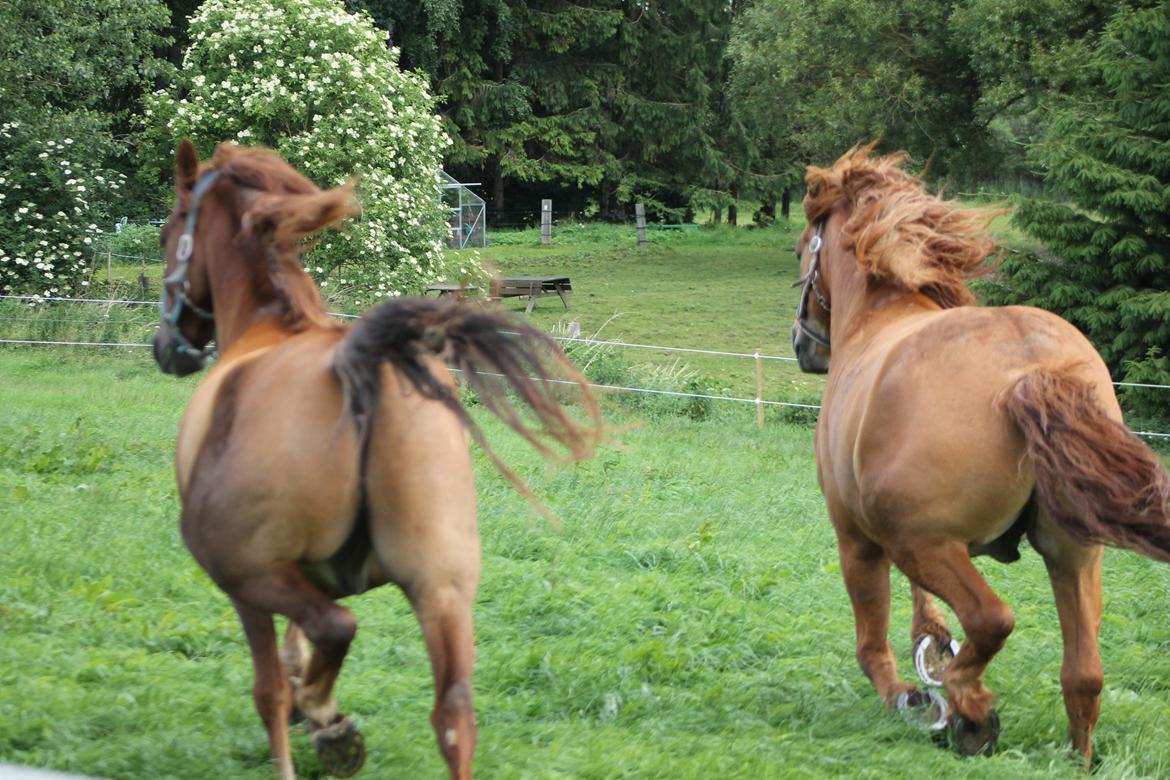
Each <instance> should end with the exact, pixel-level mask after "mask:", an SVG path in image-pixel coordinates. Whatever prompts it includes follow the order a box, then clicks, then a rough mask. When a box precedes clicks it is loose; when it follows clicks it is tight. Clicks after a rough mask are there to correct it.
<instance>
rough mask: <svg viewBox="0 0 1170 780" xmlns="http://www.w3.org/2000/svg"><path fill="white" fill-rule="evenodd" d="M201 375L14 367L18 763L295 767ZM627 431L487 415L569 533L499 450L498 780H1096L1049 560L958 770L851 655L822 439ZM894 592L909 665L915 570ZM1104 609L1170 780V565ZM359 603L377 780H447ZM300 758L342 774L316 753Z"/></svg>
mask: <svg viewBox="0 0 1170 780" xmlns="http://www.w3.org/2000/svg"><path fill="white" fill-rule="evenodd" d="M761 262H762V261H761ZM548 267H550V268H551V267H552V265H551V264H550V266H548ZM535 268H536V266H533V270H535ZM517 270H521V269H519V268H518V269H517ZM523 270H529V269H523ZM583 278H584V277H583ZM574 281H575V284H576V271H575V270H574ZM586 289H587V287H586ZM583 292H584V290H583ZM584 298H585V296H581V299H584ZM579 300H580V299H579ZM553 304H555V305H556V306H557V307H559V305H560V304H559V302H556V301H551V300H545V301H542V302H541V303H540V304H539V308H540V309H541V310H543V309H554V306H553ZM579 306H580V313H581V316H585V312H586V306H587V303H585V302H582V303H580V304H579ZM575 310H576V307H575ZM547 314H548V316H553V312H548V313H547ZM542 316H544V315H543V314H542ZM786 316H787V315H786V313H785V318H786ZM193 386H194V381H193V380H174V379H171V378H168V377H163V376H161V375H158V374H157V373H156V371H155V370H154V368H153V366H152V365H151V364H150V360H149V357H148V356H147V355H146V354H145V351H133V352H131V351H126V352H116V353H115V352H96V351H94V352H84V351H83V352H76V351H65V350H58V351H38V350H33V349H13V348H3V349H0V763H2V762H12V763H20V764H32V765H38V766H47V767H53V768H58V769H64V770H71V771H76V772H85V773H90V774H94V775H99V776H102V777H108V778H143V779H146V778H149V779H150V780H158V779H161V778H184V779H186V778H256V779H257V780H259V779H260V778H267V777H269V771H268V766H267V746H266V741H265V738H264V733H263V730H262V728H261V726H260V723H259V721H258V719H257V718H256V716H255V714H254V712H253V709H252V704H251V697H250V694H249V690H250V685H251V682H250V681H251V669H250V664H249V661H248V654H247V649H246V646H245V644H244V642H243V639H242V636H241V632H240V631H239V629H238V626H237V624H236V620H235V616H234V613H233V612H232V610H231V608H230V606H229V605H228V603H227V601H226V599H225V598H224V596H223V595H222V594H220V593H219V592H218V591H217V590H216V589H215V588H214V587H213V586H212V585H211V583H210V582H209V580H208V579H207V577H206V576H205V575H204V574H202V573H201V571H200V570H199V569H198V568H197V566H196V565H195V564H194V562H193V561H192V560H191V558H190V557H189V555H188V554H187V552H186V550H185V549H184V548H183V546H182V543H181V541H180V539H179V535H178V529H177V526H176V517H177V512H178V507H177V500H176V496H175V489H174V482H173V477H172V473H171V468H172V466H171V464H172V447H173V441H174V433H175V430H176V426H177V423H178V419H179V416H180V414H181V411H182V408H183V406H184V404H185V402H186V400H187V398H188V397H189V396H190V393H191V390H192V388H193ZM611 413H612V414H613V416H614V417H615V421H616V422H618V423H631V424H633V425H634V427H632V428H630V429H629V430H628V431H627V432H626V433H624V434H623V437H622V438H623V441H624V445H623V446H621V447H614V448H608V449H606V450H604V451H602V452H601V453H599V454H598V455H597V456H596V457H595V458H593V459H592V460H590V461H588V462H586V463H583V464H581V465H579V466H578V467H575V468H572V469H564V470H555V471H551V472H550V471H548V470H546V469H545V468H544V466H543V465H542V464H541V463H540V462H539V461H538V460H537V459H536V457H535V456H534V455H533V454H532V453H531V452H529V451H528V450H527V449H526V448H525V447H524V446H523V445H522V444H521V443H520V442H518V441H517V440H516V439H515V438H514V437H512V436H510V435H508V434H506V433H505V432H504V431H502V430H501V429H500V427H499V426H497V425H495V424H493V423H492V421H490V420H485V421H484V422H485V425H486V427H487V430H488V433H489V436H490V437H491V439H492V441H493V442H495V443H496V444H497V446H498V449H499V451H500V452H501V453H502V454H503V455H504V457H505V458H506V459H507V460H508V462H510V463H512V464H514V465H515V466H516V467H517V468H518V469H519V471H520V472H521V473H522V474H524V475H525V476H526V477H527V478H528V479H529V480H530V481H531V482H532V483H533V485H534V487H535V488H536V490H537V492H538V493H539V495H540V496H541V497H542V498H543V499H544V500H546V501H547V502H548V503H549V504H550V505H551V506H552V507H553V508H554V509H555V510H556V511H557V512H558V514H559V515H560V517H561V518H562V523H563V525H562V528H561V529H560V530H556V529H553V528H551V527H549V526H547V525H546V524H545V523H544V522H543V521H541V520H539V519H538V518H537V517H536V516H535V515H534V514H533V512H532V511H531V510H530V509H529V508H528V507H527V506H526V505H525V503H524V502H523V500H522V499H520V498H519V497H518V496H517V495H515V494H514V493H513V492H512V491H511V490H510V489H509V488H507V487H506V486H505V484H504V483H503V481H502V480H501V479H500V478H499V477H497V476H496V475H495V473H494V472H493V471H492V469H491V468H490V466H489V465H488V464H487V463H486V462H485V461H484V460H483V459H482V458H481V457H480V456H479V455H478V453H477V469H478V472H479V485H480V499H481V528H482V535H483V545H484V577H483V585H482V587H481V589H480V592H479V596H478V599H477V601H476V616H477V642H478V664H477V669H478V671H477V677H476V685H477V707H478V711H479V719H480V743H479V750H478V753H477V762H476V768H477V772H478V775H479V776H480V777H484V778H597V779H598V780H601V779H603V778H635V777H636V778H684V779H685V778H696V779H697V778H715V777H729V778H822V777H849V778H854V777H866V778H887V777H888V778H900V777H913V776H926V777H965V778H966V777H972V778H994V780H1002V779H1003V778H1005V777H1011V778H1076V777H1080V776H1082V775H1080V773H1079V772H1078V771H1077V770H1076V769H1075V768H1074V766H1073V764H1071V763H1070V762H1069V761H1068V760H1067V757H1066V754H1065V747H1064V733H1065V728H1066V725H1065V719H1064V713H1063V705H1062V704H1061V699H1060V692H1059V683H1058V677H1059V666H1060V652H1061V650H1060V633H1059V628H1058V626H1057V621H1056V616H1055V613H1054V610H1053V607H1052V597H1051V594H1050V591H1049V588H1048V584H1047V580H1046V577H1045V575H1044V572H1043V566H1042V564H1041V563H1040V560H1039V558H1038V556H1036V555H1035V554H1034V553H1031V552H1026V553H1025V556H1024V559H1023V560H1022V561H1021V562H1019V563H1017V564H1015V565H1013V566H1010V567H1005V566H1002V565H998V564H994V563H992V562H986V564H985V565H984V562H981V568H982V569H983V570H984V571H985V572H986V573H987V574H988V577H989V579H990V581H991V583H992V585H993V587H995V588H996V589H997V590H998V591H999V592H1000V593H1001V594H1002V595H1003V596H1004V597H1005V598H1006V599H1007V600H1008V602H1009V603H1011V604H1012V606H1013V608H1014V609H1015V611H1016V615H1017V628H1016V631H1015V634H1014V635H1013V636H1012V637H1011V639H1010V640H1009V642H1008V645H1007V647H1006V649H1005V650H1004V651H1003V653H1001V655H1000V656H999V658H998V659H997V660H996V662H995V663H994V664H993V665H992V667H991V669H990V672H989V674H988V682H989V684H990V685H991V686H992V688H993V689H994V690H996V691H997V692H998V693H999V694H1000V696H1001V701H1000V712H1001V714H1002V717H1003V723H1004V734H1003V737H1002V740H1001V743H1000V747H1001V750H1000V752H999V753H998V754H997V755H995V756H993V757H991V758H989V759H980V760H962V759H959V758H957V757H955V756H953V755H952V754H951V753H949V752H947V751H945V750H941V749H939V748H938V747H936V746H935V745H933V744H932V743H931V741H930V739H929V738H928V737H926V736H924V735H922V734H919V733H916V732H914V731H912V730H911V729H910V728H909V727H907V726H906V725H904V724H903V723H902V722H901V721H900V719H899V718H898V716H897V715H895V714H892V713H887V712H885V711H883V709H882V708H881V706H880V704H879V703H878V701H877V699H876V696H875V695H874V693H873V691H872V689H871V687H870V686H869V684H868V682H867V681H866V680H865V678H864V677H863V675H862V674H861V672H860V671H859V670H858V668H857V665H856V663H855V662H854V660H853V646H852V645H853V642H852V636H853V628H852V617H851V614H850V611H849V607H848V601H847V599H846V596H845V593H844V589H843V587H842V585H841V583H840V575H839V572H838V564H837V558H836V553H835V548H834V543H833V538H832V534H831V532H830V528H829V525H828V521H827V519H826V517H825V512H824V507H823V503H822V500H821V498H820V494H819V491H818V490H817V488H816V484H815V479H814V475H813V459H812V448H811V441H810V439H811V428H810V427H808V426H807V425H791V424H788V423H785V422H784V421H783V420H781V419H780V416H779V415H778V414H777V415H776V416H770V417H769V420H768V426H767V428H766V429H765V430H764V431H763V432H761V431H758V430H757V429H756V428H755V425H754V419H753V417H752V415H751V414H750V413H749V414H742V413H739V412H737V411H735V410H732V409H727V408H724V409H723V410H722V411H720V409H719V408H716V409H715V410H714V411H713V412H712V413H711V414H710V415H708V416H707V418H706V419H703V420H700V421H695V420H692V419H689V418H688V417H685V416H682V415H677V414H670V413H658V414H655V416H652V417H642V416H641V415H640V414H632V413H630V412H628V411H627V410H626V409H625V408H624V407H622V408H614V409H612V410H611ZM895 590H896V595H897V601H896V603H895V615H894V633H893V637H892V638H893V642H894V645H895V648H896V650H897V652H898V653H899V655H900V657H902V658H903V659H906V658H907V656H908V651H909V637H908V636H907V632H908V623H909V604H908V599H907V597H906V596H907V594H906V588H905V584H904V582H902V581H901V580H900V579H898V580H897V581H896V582H895ZM1105 590H1106V605H1105V621H1104V626H1103V628H1102V648H1103V655H1104V662H1105V668H1106V691H1105V695H1104V700H1103V707H1102V714H1101V722H1100V728H1099V731H1098V736H1097V742H1096V744H1097V750H1098V762H1097V766H1096V770H1095V774H1096V775H1097V776H1099V777H1103V778H1156V777H1166V776H1168V775H1170V755H1168V751H1167V748H1166V746H1167V745H1168V744H1170V652H1168V651H1170V619H1168V618H1170V611H1168V610H1170V607H1168V606H1167V604H1168V603H1170V569H1167V568H1166V567H1159V566H1155V565H1154V564H1152V563H1149V562H1147V561H1146V560H1144V559H1141V558H1138V557H1137V556H1135V555H1132V554H1128V553H1121V552H1114V551H1111V552H1109V553H1108V555H1107V559H1106V571H1105ZM350 606H352V607H353V609H354V610H355V612H356V614H357V616H358V620H359V622H360V626H361V628H360V630H359V633H358V638H357V641H356V642H355V643H354V646H353V653H352V655H351V658H350V660H349V661H348V662H347V664H346V668H345V671H344V673H343V675H342V678H341V682H340V686H339V696H340V701H341V703H342V706H343V707H344V708H345V709H346V710H347V711H349V712H350V713H351V714H352V715H353V716H354V717H355V718H356V719H357V721H358V722H359V723H360V724H361V726H362V728H363V730H364V732H365V734H366V738H367V745H368V749H369V760H368V763H367V767H366V769H365V770H363V774H362V775H361V776H363V777H369V778H391V777H403V778H439V777H443V776H444V769H443V765H442V762H441V760H440V757H439V754H438V751H437V750H436V748H435V745H434V739H433V736H432V734H431V730H430V727H429V724H428V714H429V708H430V705H431V697H432V693H431V689H430V679H429V671H428V669H427V664H426V655H425V652H424V650H423V646H422V642H421V639H420V635H419V631H418V628H417V626H416V625H415V623H414V619H413V616H412V615H411V613H410V611H409V609H408V607H407V605H406V603H405V601H404V599H402V598H401V596H399V594H397V593H396V592H394V591H393V590H390V589H386V590H382V591H375V592H372V593H369V594H366V595H364V596H362V597H360V598H358V599H353V600H351V601H350ZM903 672H904V673H907V674H911V673H912V671H911V669H910V665H909V663H908V662H905V663H903ZM294 751H295V756H296V760H297V761H298V765H299V767H300V772H301V776H303V777H317V776H318V774H319V771H318V768H317V763H316V760H315V757H314V756H313V753H312V750H311V748H310V746H309V744H308V739H307V737H306V736H305V735H303V734H298V735H296V736H295V737H294Z"/></svg>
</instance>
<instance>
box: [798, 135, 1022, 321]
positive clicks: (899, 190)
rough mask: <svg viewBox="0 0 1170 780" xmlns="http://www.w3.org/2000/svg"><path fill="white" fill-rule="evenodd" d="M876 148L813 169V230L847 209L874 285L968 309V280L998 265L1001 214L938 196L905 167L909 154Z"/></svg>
mask: <svg viewBox="0 0 1170 780" xmlns="http://www.w3.org/2000/svg"><path fill="white" fill-rule="evenodd" d="M875 145H876V144H869V145H866V146H855V147H854V148H852V149H850V150H849V151H848V152H846V153H845V154H844V155H842V156H841V158H840V159H839V160H837V162H835V163H833V165H832V166H831V167H829V168H818V167H816V166H809V168H808V175H807V177H806V181H807V183H808V195H806V196H805V199H804V213H805V216H806V217H807V219H808V222H809V224H810V225H812V224H815V223H817V222H820V221H821V220H823V219H826V218H827V217H828V216H829V213H830V212H831V211H833V210H834V209H837V208H840V209H842V210H843V211H844V213H845V214H846V215H847V216H848V218H847V220H846V222H845V226H844V228H843V229H842V238H843V239H844V242H845V248H846V249H847V250H849V251H851V252H853V253H854V255H856V257H857V262H858V264H859V265H860V266H861V268H862V270H863V271H864V272H865V274H866V277H867V278H868V279H869V280H870V283H871V284H882V283H885V284H894V285H897V286H899V287H903V288H905V289H907V290H910V291H913V292H918V293H921V294H923V295H925V296H927V297H928V298H930V299H931V300H933V301H934V302H935V303H937V304H938V305H939V306H941V307H942V308H944V309H949V308H953V307H955V306H969V305H971V304H973V303H975V295H974V294H973V293H972V292H971V291H970V289H968V287H967V284H966V282H967V280H968V279H971V278H974V277H977V276H981V275H983V274H985V273H987V272H988V271H990V270H991V268H992V267H993V265H994V264H993V263H989V262H988V258H989V257H990V256H991V255H992V253H993V252H994V251H995V249H996V245H995V242H994V241H992V240H991V238H990V237H989V236H988V233H987V227H988V224H989V223H990V222H991V220H992V219H994V218H995V216H996V215H997V214H998V213H999V212H996V211H994V210H988V209H969V208H963V207H960V206H959V205H957V204H956V203H954V202H953V201H946V200H943V199H941V198H939V197H938V196H936V195H931V194H930V193H928V192H926V191H925V190H924V189H923V187H922V181H921V179H920V177H919V176H915V175H912V174H910V173H908V172H907V171H906V170H905V169H904V168H903V163H905V161H906V159H907V156H906V154H905V153H904V152H898V153H896V154H891V155H887V156H885V157H877V156H873V154H872V152H873V150H874V146H875Z"/></svg>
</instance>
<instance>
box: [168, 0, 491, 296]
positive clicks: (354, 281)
mask: <svg viewBox="0 0 1170 780" xmlns="http://www.w3.org/2000/svg"><path fill="white" fill-rule="evenodd" d="M190 35H191V46H190V48H189V49H188V50H187V52H186V55H185V56H184V58H183V64H182V68H181V71H180V76H179V81H178V83H177V84H176V85H174V86H172V87H170V88H169V89H164V90H161V91H159V92H157V93H155V94H154V96H153V97H152V98H151V99H149V100H148V101H147V109H146V112H145V114H146V116H145V122H146V127H145V136H146V137H147V138H148V139H149V141H150V142H151V144H152V146H153V149H154V150H155V152H154V153H155V156H156V164H158V165H160V166H162V165H169V162H161V161H162V160H169V156H170V155H171V154H173V150H174V148H175V143H176V141H177V140H178V139H179V138H180V137H183V136H189V137H191V138H192V140H193V141H195V143H196V145H197V146H198V147H199V149H200V151H201V153H202V154H204V155H208V154H210V152H211V151H212V149H213V148H214V147H215V146H216V144H218V143H219V142H221V141H225V140H230V141H235V142H238V143H242V144H262V145H265V146H269V147H271V148H273V149H275V150H276V151H277V152H279V153H280V154H281V155H282V156H283V157H284V158H285V159H287V160H288V161H289V162H290V163H291V164H292V165H294V166H295V167H297V168H298V169H299V170H301V171H302V172H304V173H305V174H306V175H308V176H309V177H310V178H311V179H313V180H314V181H316V182H317V183H318V184H319V185H322V186H333V185H337V184H340V183H342V182H344V181H346V180H347V179H348V178H350V177H351V176H353V175H355V174H356V175H357V176H358V177H359V196H360V198H361V201H362V204H363V214H362V216H361V217H360V218H359V219H357V220H355V221H353V222H352V223H351V224H350V225H349V226H348V228H347V229H346V230H343V231H342V232H340V233H330V234H327V235H326V236H325V237H324V238H323V239H322V240H321V241H320V243H319V244H318V245H317V246H316V247H315V248H314V249H313V251H312V252H311V253H310V254H309V255H308V256H307V257H306V260H305V264H306V267H307V268H308V269H309V271H310V272H311V273H312V274H313V275H314V276H315V277H316V278H317V279H318V281H319V282H320V284H321V286H322V288H323V290H324V292H326V294H328V295H330V296H333V295H334V294H335V292H336V291H337V290H338V289H339V288H340V290H342V291H343V292H347V293H348V294H349V297H352V298H356V299H360V300H361V301H363V302H364V303H372V302H374V301H375V300H377V299H380V298H386V297H392V296H396V295H402V294H404V293H411V292H420V291H421V290H422V289H423V288H424V287H425V286H426V285H427V284H428V283H431V282H433V281H439V280H444V279H452V278H463V277H466V276H468V275H471V274H473V273H474V272H475V261H474V258H464V259H463V260H462V265H461V266H457V267H448V266H447V263H446V261H445V259H444V255H443V246H444V242H445V240H446V237H447V235H448V228H447V223H446V214H445V211H444V209H443V208H442V206H441V204H440V201H439V189H438V180H437V178H436V174H437V170H438V168H439V166H440V161H441V157H440V155H441V153H442V151H443V149H444V148H446V146H447V145H448V143H449V139H448V138H447V136H446V135H445V134H444V132H443V130H442V126H441V124H440V120H439V118H438V117H437V116H435V115H434V114H433V113H432V112H433V109H434V100H433V98H432V97H431V95H430V94H429V92H428V89H427V85H426V80H425V79H424V78H423V77H421V76H419V75H417V74H415V73H407V72H404V71H402V70H400V69H399V67H398V49H396V48H392V47H389V46H387V34H386V33H385V32H384V31H382V30H379V29H377V28H375V27H374V25H373V23H372V22H371V21H370V19H369V17H368V16H367V15H365V14H360V15H354V14H350V13H347V12H346V11H345V8H344V6H343V4H342V3H341V2H340V1H339V0H208V2H205V3H204V4H203V5H202V6H200V7H199V10H198V11H197V12H196V13H195V15H194V16H193V17H192V18H191V24H190Z"/></svg>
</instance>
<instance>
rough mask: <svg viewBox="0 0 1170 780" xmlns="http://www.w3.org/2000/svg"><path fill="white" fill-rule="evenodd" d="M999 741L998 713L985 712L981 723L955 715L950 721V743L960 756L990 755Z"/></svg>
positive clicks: (992, 711) (993, 711)
mask: <svg viewBox="0 0 1170 780" xmlns="http://www.w3.org/2000/svg"><path fill="white" fill-rule="evenodd" d="M998 741H999V713H998V712H996V711H995V710H994V709H993V710H989V711H988V713H987V720H986V721H985V722H983V723H972V722H971V721H969V720H967V719H966V718H964V717H961V716H959V715H956V716H955V718H954V720H952V721H951V745H952V746H954V748H955V752H957V753H958V754H959V755H961V756H990V755H991V754H992V753H993V752H994V751H995V743H996V742H998Z"/></svg>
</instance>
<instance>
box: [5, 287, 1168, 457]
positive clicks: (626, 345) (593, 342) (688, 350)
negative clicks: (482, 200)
mask: <svg viewBox="0 0 1170 780" xmlns="http://www.w3.org/2000/svg"><path fill="white" fill-rule="evenodd" d="M0 300H14V301H24V302H27V303H45V302H62V303H89V304H98V305H103V306H157V305H158V302H157V301H137V300H118V299H100V298H66V297H51V296H39V295H0ZM332 314H333V316H335V317H342V318H346V319H356V318H357V316H358V315H354V314H342V313H340V312H332ZM553 338H554V339H556V340H557V341H561V342H570V343H577V344H586V345H589V346H602V347H613V348H615V349H649V350H655V351H658V352H667V353H679V354H692V355H710V356H715V357H737V358H749V359H752V360H757V359H758V360H775V361H786V362H796V358H794V357H789V356H786V355H764V354H761V353H757V352H732V351H727V350H715V349H701V348H698V347H670V346H662V345H657V344H638V343H632V342H625V341H607V340H600V339H588V338H575V337H569V336H553ZM0 344H12V345H26V346H59V347H123V348H131V349H135V348H137V349H141V348H146V347H150V346H151V345H150V344H143V343H137V342H114V341H51V340H35V339H0ZM1113 384H1114V386H1115V387H1141V388H1150V389H1157V390H1170V385H1158V384H1147V383H1144V382H1114V383H1113ZM589 387H590V388H592V389H595V390H605V391H610V392H620V393H641V394H646V395H658V396H669V397H674V398H694V399H700V400H709V401H728V402H732V403H746V404H753V405H755V406H773V407H790V408H796V409H813V410H818V411H819V410H820V408H821V407H820V406H819V405H818V404H802V403H793V402H790V401H768V400H765V399H763V398H739V397H736V396H726V395H708V394H704V393H686V392H682V391H675V390H656V389H653V388H648V387H623V386H621V385H603V384H592V383H591V384H590V385H589ZM1134 433H1135V434H1137V435H1138V436H1144V437H1147V438H1156V439H1170V433H1160V432H1157V431H1134Z"/></svg>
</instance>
